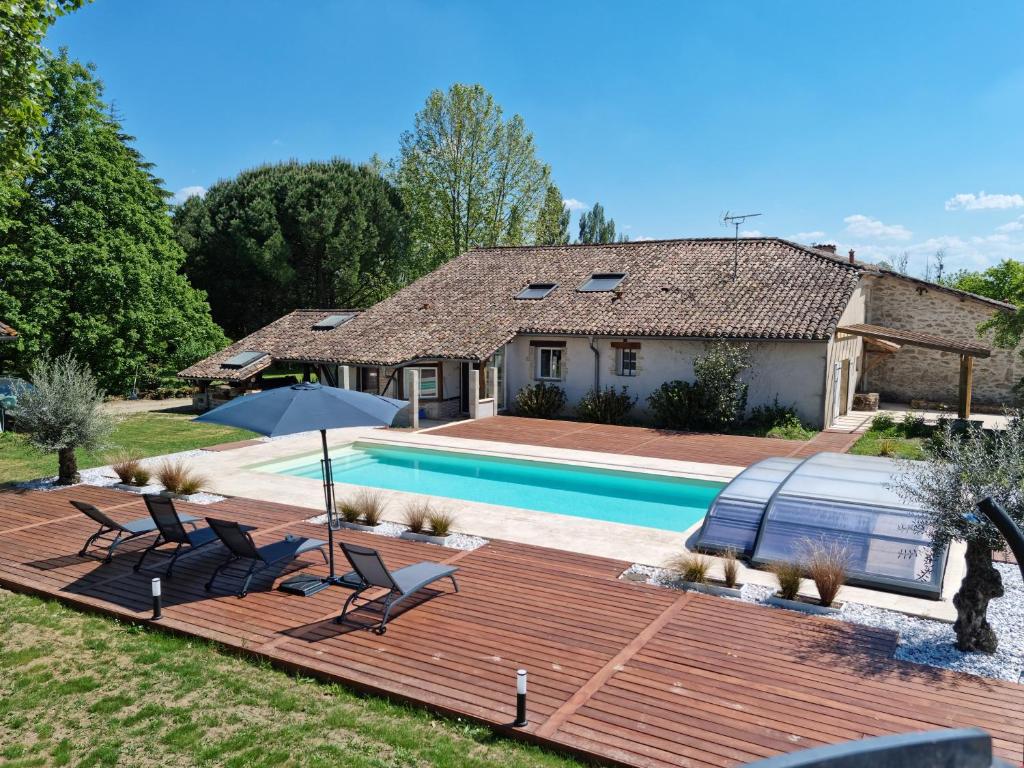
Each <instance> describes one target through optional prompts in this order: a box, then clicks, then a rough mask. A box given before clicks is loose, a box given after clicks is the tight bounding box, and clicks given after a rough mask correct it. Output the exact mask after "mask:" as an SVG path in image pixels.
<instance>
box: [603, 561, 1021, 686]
mask: <svg viewBox="0 0 1024 768" xmlns="http://www.w3.org/2000/svg"><path fill="white" fill-rule="evenodd" d="M996 568H997V569H998V570H999V572H1000V574H1002V577H1003V586H1004V588H1005V590H1006V594H1005V595H1004V596H1003V597H1001V598H999V599H997V600H993V601H992V602H991V603H989V607H988V619H989V622H991V624H992V626H993V627H994V628H995V630H996V633H997V634H998V635H999V650H998V651H997V652H996V653H994V654H991V655H989V654H983V653H962V652H961V651H958V650H957V649H956V646H955V645H954V641H955V635H954V634H953V627H952V625H951V624H949V623H948V622H945V621H937V620H934V619H922V618H918V617H916V616H908V615H907V614H905V613H900V612H898V611H889V610H885V609H884V608H874V607H872V606H868V605H863V604H861V603H853V602H850V601H847V602H846V603H844V605H843V608H842V610H841V611H840V613H839V614H838V615H837V616H835V617H830V618H835V619H836V620H837V621H848V622H851V623H854V624H863V625H867V626H871V627H877V628H879V629H891V630H894V631H896V632H898V633H899V643H898V645H897V648H896V653H895V654H894V657H895V658H897V659H900V660H902V661H912V662H915V663H917V664H926V665H928V666H931V667H940V668H943V669H952V670H955V671H957V672H968V673H970V674H972V675H980V676H982V677H992V678H998V679H1001V680H1010V681H1012V682H1024V582H1022V581H1021V575H1020V570H1019V569H1018V568H1017V566H1015V565H1006V564H1003V563H1000V564H996ZM619 578H620V579H623V580H626V581H636V582H641V583H645V584H653V585H655V586H659V587H668V588H670V589H679V588H680V580H679V578H678V577H677V576H675V574H673V573H672V572H671V571H669V570H668V569H665V568H656V567H654V566H650V565H641V564H639V563H635V564H633V565H631V566H630V567H629V568H627V569H626V570H625V571H623V572H622V574H621V575H620V576H619ZM774 591H775V590H774V589H773V588H771V587H767V586H762V585H760V584H744V585H743V589H742V591H741V595H742V597H741V598H740V599H741V600H743V601H744V602H749V603H762V604H763V603H765V602H766V601H767V599H768V598H769V597H771V595H772V594H773V593H774ZM726 599H730V598H726Z"/></svg>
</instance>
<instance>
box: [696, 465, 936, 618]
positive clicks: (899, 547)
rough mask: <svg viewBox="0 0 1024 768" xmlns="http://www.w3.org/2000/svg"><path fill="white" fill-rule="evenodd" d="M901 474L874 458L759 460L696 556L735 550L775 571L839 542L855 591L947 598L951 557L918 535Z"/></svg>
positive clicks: (726, 497)
mask: <svg viewBox="0 0 1024 768" xmlns="http://www.w3.org/2000/svg"><path fill="white" fill-rule="evenodd" d="M898 475H899V469H898V465H897V464H896V462H895V461H893V460H891V459H884V458H879V457H874V456H851V455H848V454H841V453H818V454H815V455H814V456H811V457H810V458H808V459H804V460H800V459H789V458H772V459H765V460H764V461H759V462H758V463H756V464H753V465H751V466H750V467H748V468H747V469H746V470H744V471H743V472H741V473H740V474H739V475H737V476H736V478H735V479H734V480H733V481H732V482H731V483H729V485H727V486H726V487H725V488H723V489H722V491H721V493H719V494H718V496H717V497H716V499H715V501H714V502H713V503H712V505H711V508H710V509H709V510H708V513H707V515H706V516H705V518H704V523H703V525H702V526H701V529H700V532H699V533H698V534H697V539H696V549H698V550H703V551H710V552H723V551H725V550H727V549H733V550H735V551H736V552H737V553H738V554H740V555H744V556H746V557H749V558H750V560H751V561H752V562H753V563H754V564H756V565H767V564H770V563H775V562H781V561H791V560H794V559H797V558H799V557H801V556H802V555H803V554H804V551H805V550H806V548H807V547H808V546H809V545H813V544H814V543H815V542H822V543H831V542H837V543H839V544H841V545H842V546H843V547H844V548H845V549H846V552H847V556H848V558H849V559H848V563H847V569H848V579H847V580H848V582H849V583H850V584H855V585H858V586H864V587H871V588H874V589H884V590H888V591H892V592H900V593H903V594H907V595H914V596H917V597H928V598H933V599H939V598H940V597H941V595H942V576H943V573H944V572H945V570H946V555H947V552H946V549H945V548H941V549H938V550H936V551H934V552H933V548H932V541H931V538H930V537H929V536H928V535H927V534H926V533H923V532H921V531H920V530H919V529H918V526H917V521H918V519H919V517H920V514H921V512H922V511H923V508H922V507H919V506H915V505H914V504H911V503H908V502H907V501H906V500H904V499H903V498H902V497H900V495H899V494H898V493H897V492H896V491H895V490H894V489H893V483H894V481H895V479H896V477H897V476H898Z"/></svg>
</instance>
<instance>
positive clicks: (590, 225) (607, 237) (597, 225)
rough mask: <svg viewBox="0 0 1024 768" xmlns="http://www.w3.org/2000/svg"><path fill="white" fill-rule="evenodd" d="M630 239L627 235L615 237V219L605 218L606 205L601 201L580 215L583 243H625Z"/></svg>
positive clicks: (580, 240) (581, 240)
mask: <svg viewBox="0 0 1024 768" xmlns="http://www.w3.org/2000/svg"><path fill="white" fill-rule="evenodd" d="M628 240H629V238H628V237H626V236H625V235H620V236H619V238H618V240H616V238H615V219H608V220H607V221H606V220H605V218H604V207H603V206H602V205H601V204H600V203H594V207H593V208H591V209H590V210H589V211H584V212H583V213H582V214H581V215H580V239H579V241H578V242H581V243H615V242H619V243H624V242H627V241H628Z"/></svg>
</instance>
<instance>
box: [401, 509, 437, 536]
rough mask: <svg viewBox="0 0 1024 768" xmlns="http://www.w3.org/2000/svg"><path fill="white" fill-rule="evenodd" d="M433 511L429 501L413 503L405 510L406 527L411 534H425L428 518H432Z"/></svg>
mask: <svg viewBox="0 0 1024 768" xmlns="http://www.w3.org/2000/svg"><path fill="white" fill-rule="evenodd" d="M431 512H433V509H431V506H430V502H428V501H413V502H410V504H409V506H407V507H406V508H405V525H406V527H408V529H409V532H410V533H423V530H424V529H425V528H426V527H427V518H428V517H430V513H431Z"/></svg>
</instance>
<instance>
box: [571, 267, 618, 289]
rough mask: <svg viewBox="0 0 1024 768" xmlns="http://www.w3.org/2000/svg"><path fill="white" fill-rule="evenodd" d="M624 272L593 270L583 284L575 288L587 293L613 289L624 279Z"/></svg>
mask: <svg viewBox="0 0 1024 768" xmlns="http://www.w3.org/2000/svg"><path fill="white" fill-rule="evenodd" d="M625 277H626V273H625V272H595V273H594V274H592V275H591V276H590V279H589V280H587V282H585V283H584V284H583V285H581V286H580V287H579V288H577V289H576V290H578V291H585V292H587V293H598V292H600V291H614V290H615V289H616V288H618V287H619V284H620V283H621V282H622V281H623V280H624V279H625Z"/></svg>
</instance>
